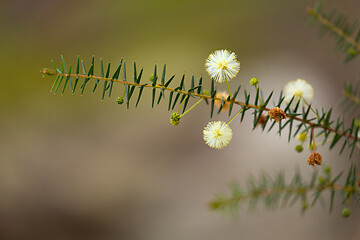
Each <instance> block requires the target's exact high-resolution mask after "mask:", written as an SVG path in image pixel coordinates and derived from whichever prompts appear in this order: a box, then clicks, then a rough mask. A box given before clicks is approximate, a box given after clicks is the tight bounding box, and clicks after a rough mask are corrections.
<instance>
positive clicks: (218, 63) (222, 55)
mask: <svg viewBox="0 0 360 240" xmlns="http://www.w3.org/2000/svg"><path fill="white" fill-rule="evenodd" d="M205 66H206V71H207V72H208V73H209V75H210V76H211V77H212V78H214V79H215V81H217V82H219V83H222V82H225V81H226V80H227V81H229V80H231V79H232V78H234V77H236V75H237V74H238V72H239V70H240V63H239V62H238V61H237V59H236V55H235V53H233V52H229V51H228V50H217V51H215V52H213V53H211V54H210V55H209V57H208V58H207V59H206V63H205Z"/></svg>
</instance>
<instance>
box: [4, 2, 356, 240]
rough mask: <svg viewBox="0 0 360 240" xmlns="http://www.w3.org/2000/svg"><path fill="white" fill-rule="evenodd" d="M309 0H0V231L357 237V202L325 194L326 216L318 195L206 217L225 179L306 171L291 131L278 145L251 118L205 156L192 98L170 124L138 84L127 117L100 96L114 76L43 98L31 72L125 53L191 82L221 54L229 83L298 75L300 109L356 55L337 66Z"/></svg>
mask: <svg viewBox="0 0 360 240" xmlns="http://www.w3.org/2000/svg"><path fill="white" fill-rule="evenodd" d="M313 3H314V2H313V1H310V0H303V1H291V0H272V1H268V0H242V1H237V0H223V1H212V0H209V1H198V0H191V1H190V0H182V1H176V0H175V1H165V0H154V1H146V0H133V1H126V0H119V1H116V0H104V1H95V0H87V1H85V0H83V1H70V0H11V1H10V0H1V1H0V30H1V31H0V33H1V37H0V69H1V87H0V110H1V112H0V239H4V240H11V239H40V240H41V239H54V240H57V239H70V240H71V239H87V240H90V239H94V240H95V239H96V240H97V239H99V240H100V239H102V240H108V239H109V240H112V239H127V240H131V239H147V240H152V239H154V240H155V239H156V240H163V239H164V240H165V239H172V240H177V239H179V240H180V239H188V240H190V239H197V240H200V239H206V240H215V239H240V238H241V239H264V238H266V239H289V238H291V239H294V240H295V239H340V238H341V239H359V238H360V210H359V206H358V205H353V206H352V216H351V218H349V219H343V218H342V217H341V210H342V206H341V204H340V202H341V199H340V198H337V201H336V205H335V209H334V212H333V214H331V215H329V213H328V208H327V207H328V204H329V203H328V201H327V198H324V202H325V207H322V206H321V205H320V204H318V205H316V206H315V207H314V209H312V210H310V211H309V212H307V213H306V214H305V215H304V216H301V214H300V204H298V205H295V206H294V207H289V208H285V209H279V210H276V211H273V212H268V211H266V210H264V208H263V207H262V206H259V207H258V209H257V210H256V211H255V212H254V213H250V212H249V211H248V210H247V208H246V206H245V207H244V209H243V210H242V211H241V213H240V215H239V217H238V218H237V219H233V218H231V217H230V216H228V215H223V214H220V213H216V212H211V211H209V209H208V207H207V204H208V202H209V201H210V200H211V199H212V198H213V196H214V195H215V194H216V193H219V192H228V189H229V184H230V183H231V182H232V181H233V180H236V181H238V182H239V183H240V184H241V185H244V184H245V183H246V179H247V177H248V176H249V175H250V174H254V175H258V174H259V173H260V172H261V171H267V172H269V174H270V175H273V174H275V173H276V172H278V171H279V170H284V171H285V173H286V176H287V178H291V177H292V176H293V174H294V171H295V168H296V167H299V168H300V169H301V171H302V173H303V175H304V176H309V177H310V175H311V173H312V171H313V168H311V167H309V166H308V165H307V163H306V159H307V157H308V154H309V151H308V150H305V151H304V152H303V153H300V154H299V153H296V152H295V150H294V147H295V145H297V140H296V139H295V140H294V141H292V142H290V143H288V142H287V138H286V137H282V138H280V137H279V136H278V135H277V134H276V131H272V132H271V133H268V134H267V133H262V132H261V130H260V129H255V130H254V131H252V128H251V126H252V115H250V114H249V115H248V117H247V118H246V119H245V121H244V122H243V123H242V124H239V122H238V121H234V122H232V125H231V127H232V129H233V131H234V137H233V140H232V142H231V144H230V145H229V146H228V147H226V148H224V149H223V150H221V151H219V150H214V149H211V148H209V147H208V146H207V145H206V144H205V143H204V142H203V140H202V130H203V127H204V126H205V125H206V124H207V122H208V121H209V109H208V107H207V106H206V105H205V104H203V105H200V106H199V107H197V109H196V110H194V111H192V112H190V113H189V114H187V115H186V117H185V118H184V119H182V122H181V124H180V125H179V126H177V127H173V126H172V125H170V123H169V117H170V112H168V111H167V104H166V103H165V102H163V103H162V104H160V106H157V107H155V108H154V109H152V108H151V103H150V99H151V98H150V94H149V92H148V91H147V92H146V95H144V97H143V98H142V100H141V104H140V107H138V108H135V107H134V105H133V104H132V105H131V107H130V110H128V111H127V110H126V108H125V106H124V105H118V104H117V103H116V101H115V99H116V97H117V96H119V95H122V92H123V87H122V86H120V85H115V90H114V92H113V94H112V97H111V98H110V99H108V98H106V99H105V100H104V101H101V100H100V91H99V92H98V93H96V94H94V95H95V96H92V94H91V91H90V87H89V88H88V89H87V91H86V93H85V94H84V96H80V94H79V92H77V93H76V94H74V95H72V94H71V93H70V92H69V91H67V92H65V94H64V95H63V96H61V94H57V95H53V94H52V93H49V90H50V87H51V85H52V82H53V80H54V78H49V77H46V78H43V77H42V74H41V73H40V69H41V68H44V67H48V68H51V62H50V61H51V60H52V59H53V60H54V61H55V63H56V64H57V65H59V63H60V55H61V54H63V55H64V57H65V59H66V60H67V64H68V65H70V64H72V65H75V60H76V56H77V55H78V54H79V55H80V57H81V58H82V59H84V61H85V65H86V66H89V64H90V61H91V56H92V55H95V59H96V62H97V63H99V59H100V57H102V58H103V59H104V61H105V62H107V61H108V60H110V61H111V62H112V63H113V64H114V65H115V64H117V63H118V61H119V60H120V59H121V58H122V57H123V58H124V60H125V61H126V62H127V64H128V66H132V62H133V61H134V60H136V62H137V64H138V66H140V67H143V68H144V79H148V76H149V75H150V74H151V73H152V71H153V66H154V64H155V63H156V64H158V66H162V65H163V64H164V63H166V64H167V73H168V75H167V76H168V77H169V76H171V75H172V74H176V78H175V81H179V79H180V76H181V75H182V74H183V73H186V74H187V76H188V80H189V78H190V75H191V74H194V75H195V77H196V78H197V77H199V76H201V75H202V76H203V77H204V80H205V81H207V80H208V79H209V78H208V76H207V74H206V72H205V69H204V63H205V59H206V58H207V57H208V55H209V54H210V53H211V52H212V51H214V50H216V49H229V50H231V51H234V52H235V53H236V54H237V55H238V59H239V61H240V62H241V70H240V72H239V74H238V76H237V77H236V79H234V80H233V81H232V82H231V86H232V87H236V86H237V85H238V83H239V82H243V83H244V86H245V87H246V88H247V89H250V86H249V84H248V81H249V79H250V78H251V77H254V76H256V77H258V78H259V80H260V86H261V88H262V90H263V91H264V92H265V93H270V92H271V90H273V89H274V90H275V95H276V97H277V96H278V94H279V92H280V90H281V89H282V88H283V86H284V85H285V84H286V83H287V82H288V81H290V80H295V79H297V78H303V79H306V80H307V81H308V82H309V83H311V84H312V85H313V86H314V89H315V98H314V102H313V104H314V106H315V107H324V108H325V109H328V108H329V107H331V106H336V103H337V101H338V99H339V98H340V97H341V89H342V86H343V82H344V81H345V80H348V81H353V80H355V79H358V71H359V68H358V67H359V63H360V62H359V59H356V60H354V61H352V62H350V63H349V64H347V65H343V64H342V61H343V57H344V55H343V54H342V53H339V52H335V51H333V50H334V43H333V41H332V39H331V38H330V37H328V36H326V37H324V38H323V39H321V40H318V39H317V29H316V27H314V26H309V25H308V24H307V21H308V18H309V17H308V15H307V13H306V10H305V9H306V7H307V6H312V5H313ZM323 3H324V7H325V9H328V10H330V9H331V8H333V7H336V8H337V9H338V11H339V12H342V13H344V14H346V15H348V16H349V17H350V21H352V20H355V19H357V18H359V9H360V2H359V1H355V0H341V1H340V0H327V1H323ZM97 66H98V65H97ZM128 69H129V70H128V72H129V74H128V77H130V76H131V75H132V74H131V71H132V70H131V69H132V68H130V67H129V68H128ZM96 72H97V71H96ZM225 88H226V87H225V85H224V86H219V89H224V90H225ZM189 106H190V105H189ZM334 111H335V114H334V116H337V114H341V109H340V108H339V107H335V109H334ZM346 118H347V116H345V119H346ZM214 119H224V120H225V119H227V117H226V114H224V115H220V116H216V117H215V118H214ZM338 147H339V146H338ZM319 152H321V154H322V156H323V161H324V163H325V164H328V165H331V166H332V167H333V170H334V172H335V173H338V172H340V171H342V170H344V169H348V167H349V165H350V161H349V160H348V159H347V154H344V155H343V156H341V157H339V156H338V154H337V153H338V149H336V150H335V151H333V152H329V151H328V150H327V148H320V149H319ZM355 157H358V155H357V156H355Z"/></svg>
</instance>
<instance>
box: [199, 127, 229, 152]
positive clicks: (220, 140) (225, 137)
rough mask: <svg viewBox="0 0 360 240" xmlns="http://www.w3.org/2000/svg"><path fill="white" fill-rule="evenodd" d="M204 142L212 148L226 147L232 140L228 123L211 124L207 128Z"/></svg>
mask: <svg viewBox="0 0 360 240" xmlns="http://www.w3.org/2000/svg"><path fill="white" fill-rule="evenodd" d="M203 133H204V140H205V142H206V144H207V145H209V146H210V147H212V148H217V149H221V148H223V147H226V146H227V145H228V144H229V143H230V141H231V138H232V130H231V128H230V127H229V125H228V124H227V123H226V122H222V121H217V122H209V123H208V124H207V126H206V127H205V129H204V131H203Z"/></svg>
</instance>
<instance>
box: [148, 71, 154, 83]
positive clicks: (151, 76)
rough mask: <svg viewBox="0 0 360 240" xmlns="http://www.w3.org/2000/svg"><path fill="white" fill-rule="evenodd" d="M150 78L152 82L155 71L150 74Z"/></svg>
mask: <svg viewBox="0 0 360 240" xmlns="http://www.w3.org/2000/svg"><path fill="white" fill-rule="evenodd" d="M149 80H150V81H151V82H153V81H154V74H153V73H152V74H151V75H150V77H149Z"/></svg>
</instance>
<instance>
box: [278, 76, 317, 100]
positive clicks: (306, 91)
mask: <svg viewBox="0 0 360 240" xmlns="http://www.w3.org/2000/svg"><path fill="white" fill-rule="evenodd" d="M284 94H285V99H284V100H285V102H290V100H291V99H292V98H293V96H295V99H294V101H293V103H296V102H297V101H298V100H299V99H302V100H304V101H305V103H310V102H311V100H312V99H313V98H314V88H313V87H312V86H311V84H309V83H308V82H307V81H305V80H303V79H297V80H295V81H290V82H288V83H287V84H286V85H285V87H284Z"/></svg>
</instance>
